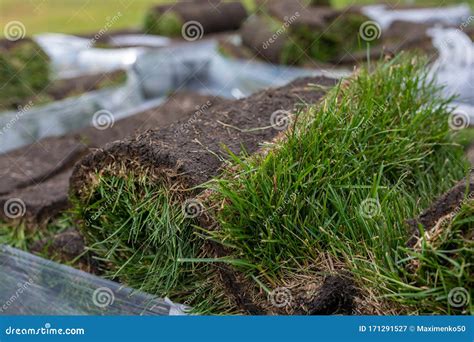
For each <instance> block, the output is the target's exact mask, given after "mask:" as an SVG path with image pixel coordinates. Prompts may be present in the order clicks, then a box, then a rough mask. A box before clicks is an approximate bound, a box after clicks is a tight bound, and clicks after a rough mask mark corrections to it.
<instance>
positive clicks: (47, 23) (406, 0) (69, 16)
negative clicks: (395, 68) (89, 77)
mask: <svg viewBox="0 0 474 342" xmlns="http://www.w3.org/2000/svg"><path fill="white" fill-rule="evenodd" d="M295 1H296V0H295ZM300 1H301V0H300ZM169 2H173V1H166V0H0V23H1V25H0V26H2V27H3V26H4V25H5V24H6V23H8V22H9V21H12V20H18V21H21V22H22V23H23V24H24V25H25V27H26V33H27V35H32V34H35V33H40V32H63V33H94V32H97V31H99V30H100V29H101V28H103V27H104V24H105V23H106V21H107V20H108V18H112V17H114V16H115V15H117V13H118V12H120V13H121V14H122V15H121V17H120V18H119V19H118V20H117V21H115V22H114V24H113V27H112V28H111V30H116V29H123V28H133V27H135V28H139V27H140V26H141V25H142V22H143V18H144V16H145V12H146V10H147V9H148V8H149V7H151V6H153V5H156V4H160V3H169ZM243 2H244V3H245V6H246V7H247V8H248V9H249V10H252V9H253V8H254V3H253V0H244V1H243ZM374 2H376V1H371V0H333V5H334V6H336V7H342V6H345V5H360V4H367V3H374ZM379 2H380V1H379ZM385 2H387V3H394V4H397V3H398V4H419V5H434V6H442V5H446V4H453V3H461V2H463V1H459V0H457V1H456V0H438V1H436V0H392V1H385ZM467 2H468V3H470V4H471V6H473V5H474V0H468V1H467ZM473 7H474V6H473ZM1 35H3V30H0V36H1Z"/></svg>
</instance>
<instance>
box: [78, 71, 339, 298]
mask: <svg viewBox="0 0 474 342" xmlns="http://www.w3.org/2000/svg"><path fill="white" fill-rule="evenodd" d="M335 83H336V81H335V80H333V79H328V78H325V77H310V78H303V79H298V80H296V81H294V82H292V83H290V84H288V85H286V86H284V87H281V88H276V89H269V90H265V91H261V92H258V93H256V94H254V95H252V96H249V97H248V98H245V99H241V100H236V101H226V102H224V103H219V104H213V103H208V104H206V105H205V106H203V107H202V108H201V110H199V111H197V112H195V113H193V115H192V116H191V117H190V118H186V119H184V120H180V121H178V122H176V123H173V124H171V125H169V126H167V127H164V128H161V129H158V130H151V131H146V132H143V133H141V134H139V135H137V136H135V137H131V138H129V139H124V140H120V141H116V142H113V143H111V144H108V145H106V147H105V148H103V149H99V150H96V151H94V152H92V153H90V154H89V155H87V156H86V157H84V158H83V159H82V160H81V161H80V162H79V163H77V164H76V166H75V168H74V172H73V175H72V177H71V180H70V192H71V196H72V198H73V201H74V203H75V205H74V207H75V211H76V212H77V213H78V216H79V218H80V219H81V220H82V223H83V225H82V227H83V228H82V233H83V234H84V236H85V238H86V241H87V245H88V246H89V248H90V250H91V251H92V252H94V253H95V254H96V255H97V256H98V259H99V260H100V261H101V262H102V265H103V268H104V270H105V272H106V273H107V274H109V275H110V276H111V277H117V278H119V279H120V280H121V281H123V282H125V283H127V284H129V285H130V286H133V287H136V288H140V289H143V290H146V291H147V292H150V293H155V294H159V295H161V296H163V295H174V298H175V299H176V298H183V301H185V300H186V297H176V296H179V295H180V293H181V291H184V290H182V289H183V288H186V287H189V286H190V284H189V283H190V282H191V284H192V283H193V281H194V280H193V279H194V278H193V277H192V276H191V275H190V274H191V273H194V272H195V269H194V268H195V264H193V263H180V262H178V260H180V259H187V258H192V257H195V256H196V255H199V254H200V251H201V247H202V246H201V245H200V244H199V243H194V241H195V239H196V235H195V232H194V231H193V229H192V224H195V223H196V220H195V219H194V218H195V217H196V216H197V214H198V213H199V211H200V210H201V209H202V207H201V206H200V203H199V202H195V201H194V200H193V199H194V196H196V195H197V194H198V193H199V192H200V191H201V190H200V189H197V187H198V186H200V185H201V184H203V183H205V182H207V181H208V180H210V179H211V178H212V177H213V176H216V175H217V174H218V173H219V172H220V171H221V168H222V166H224V165H225V160H228V159H230V158H233V157H234V156H236V155H241V154H251V153H253V152H255V151H257V150H258V149H259V148H260V147H261V144H262V143H264V142H268V141H271V140H272V139H273V138H274V137H275V136H276V135H278V134H279V133H280V132H281V130H282V129H285V128H286V127H287V125H289V122H288V121H287V120H290V119H291V118H292V117H293V116H294V115H296V114H297V113H298V112H299V111H300V110H303V108H306V107H307V105H309V104H315V103H317V102H318V101H319V100H320V99H321V97H322V96H323V94H324V93H325V92H326V90H327V89H328V88H331V87H332V86H334V84H335ZM187 295H188V296H189V293H187Z"/></svg>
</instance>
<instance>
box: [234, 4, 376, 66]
mask: <svg viewBox="0 0 474 342" xmlns="http://www.w3.org/2000/svg"><path fill="white" fill-rule="evenodd" d="M367 20H368V19H367V18H366V17H365V16H363V15H362V14H360V13H359V12H358V11H357V10H347V11H344V12H342V11H337V10H334V9H331V8H328V7H304V6H302V5H300V4H298V2H282V1H276V2H275V3H273V2H270V3H269V4H268V5H267V7H266V13H264V14H263V15H260V16H258V17H257V18H251V19H249V20H247V21H246V22H245V23H244V24H243V26H242V29H241V35H242V42H243V44H244V45H245V46H247V47H249V48H251V49H252V50H253V51H254V52H255V53H256V54H257V55H258V56H260V57H261V58H263V59H264V60H267V61H269V62H272V63H282V64H302V63H304V62H306V61H308V60H316V61H320V62H337V61H338V60H339V58H340V56H341V55H342V54H345V53H347V52H355V51H357V50H358V49H359V45H360V38H359V28H360V26H361V25H362V24H363V23H364V22H365V21H367Z"/></svg>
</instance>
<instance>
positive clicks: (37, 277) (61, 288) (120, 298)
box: [0, 245, 187, 315]
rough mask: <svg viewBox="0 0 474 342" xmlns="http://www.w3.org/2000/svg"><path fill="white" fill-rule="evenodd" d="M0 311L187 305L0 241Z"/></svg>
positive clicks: (152, 310) (131, 310)
mask: <svg viewBox="0 0 474 342" xmlns="http://www.w3.org/2000/svg"><path fill="white" fill-rule="evenodd" d="M0 279H1V281H0V315H184V314H186V313H185V310H186V309H187V308H186V307H185V306H183V305H178V304H175V303H173V302H172V301H171V300H169V299H168V298H165V299H159V298H156V297H153V296H151V295H149V294H146V293H143V292H140V291H136V290H132V289H130V288H127V287H124V286H122V285H120V284H118V283H115V282H112V281H109V280H105V279H102V278H100V277H97V276H94V275H91V274H89V273H85V272H82V271H79V270H76V269H73V268H71V267H68V266H64V265H61V264H58V263H55V262H52V261H48V260H45V259H42V258H39V257H37V256H34V255H32V254H29V253H26V252H22V251H20V250H17V249H15V248H12V247H8V246H5V245H0Z"/></svg>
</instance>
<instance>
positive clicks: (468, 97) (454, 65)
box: [428, 28, 474, 126]
mask: <svg viewBox="0 0 474 342" xmlns="http://www.w3.org/2000/svg"><path fill="white" fill-rule="evenodd" d="M428 34H429V35H430V36H431V37H432V39H433V46H434V47H435V48H436V49H437V50H438V55H439V57H438V59H437V60H436V61H435V62H434V64H433V66H432V67H431V70H430V73H431V76H432V77H434V78H435V80H436V82H437V83H438V84H440V85H442V86H443V92H444V96H446V97H451V96H456V99H455V102H454V103H453V106H454V107H455V111H456V112H458V113H459V114H462V115H463V116H465V117H466V118H467V119H468V122H466V123H469V124H470V125H471V126H473V125H474V43H473V42H472V41H471V39H470V38H469V37H468V36H467V35H466V34H465V33H464V32H462V31H461V30H460V29H454V28H432V29H429V30H428Z"/></svg>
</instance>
